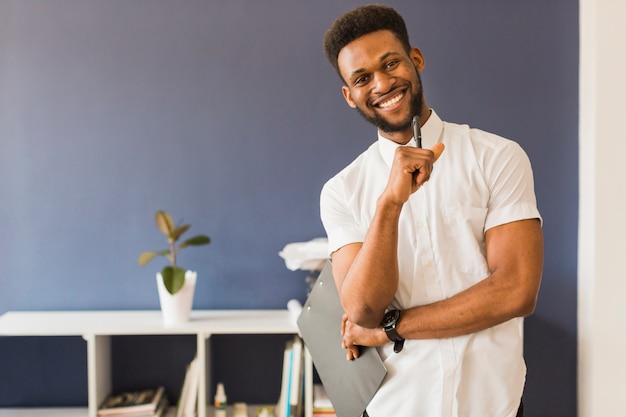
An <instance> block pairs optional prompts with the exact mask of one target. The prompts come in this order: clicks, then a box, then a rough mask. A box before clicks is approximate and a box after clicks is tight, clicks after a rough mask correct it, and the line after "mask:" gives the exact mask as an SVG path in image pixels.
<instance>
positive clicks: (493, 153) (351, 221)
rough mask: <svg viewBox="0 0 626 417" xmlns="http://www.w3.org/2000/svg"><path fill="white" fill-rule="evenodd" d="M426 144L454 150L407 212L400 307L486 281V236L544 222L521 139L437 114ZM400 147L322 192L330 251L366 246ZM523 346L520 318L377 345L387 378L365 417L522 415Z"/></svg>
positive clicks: (358, 163)
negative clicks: (397, 347)
mask: <svg viewBox="0 0 626 417" xmlns="http://www.w3.org/2000/svg"><path fill="white" fill-rule="evenodd" d="M422 141H423V146H424V148H431V147H432V146H433V145H434V144H435V143H436V142H438V141H441V142H443V143H444V144H445V146H446V147H445V150H444V152H443V154H442V155H441V157H440V158H439V160H438V161H437V162H436V163H435V165H434V168H433V172H432V174H431V178H430V180H429V181H428V182H427V183H426V184H425V185H423V186H422V187H421V188H420V189H419V190H418V191H417V192H416V193H414V194H413V195H412V196H411V198H410V199H409V201H408V202H407V203H406V204H405V205H404V207H403V209H402V213H401V215H400V222H399V237H398V240H399V242H398V264H399V271H400V282H399V285H398V290H397V292H396V295H395V299H394V301H393V303H392V306H391V307H394V308H399V309H407V308H410V307H414V306H419V305H424V304H430V303H433V302H436V301H439V300H442V299H446V298H449V297H451V296H453V295H455V294H457V293H459V292H461V291H463V290H465V289H466V288H468V287H470V286H472V285H474V284H476V283H477V282H479V281H480V280H482V279H484V278H486V277H487V276H488V275H489V273H490V272H489V269H488V266H487V261H486V254H485V231H486V230H487V229H489V228H491V227H494V226H498V225H501V224H505V223H509V222H512V221H516V220H522V219H531V218H539V219H540V218H541V217H540V214H539V211H538V210H537V204H536V199H535V193H534V183H533V175H532V169H531V165H530V162H529V160H528V157H527V155H526V153H525V152H524V151H523V150H522V148H521V147H520V146H519V145H518V144H516V143H515V142H512V141H510V140H507V139H504V138H501V137H499V136H496V135H493V134H490V133H487V132H484V131H481V130H477V129H471V128H470V127H468V126H467V125H458V124H453V123H447V122H443V121H442V120H441V119H440V118H439V116H438V115H437V114H436V113H435V112H434V111H433V112H432V113H431V116H430V118H429V119H428V121H427V123H425V125H424V126H423V127H422ZM397 146H400V145H398V144H396V143H395V142H392V141H390V140H387V139H385V138H383V137H381V136H379V138H378V141H377V142H376V143H374V144H372V145H371V146H370V147H369V148H368V149H367V150H366V151H365V152H364V153H362V154H361V155H360V156H359V157H358V158H357V159H356V160H355V161H353V162H352V163H351V164H350V165H349V166H347V167H346V168H344V169H343V170H342V171H341V172H340V173H339V174H337V175H336V176H335V177H333V178H332V179H330V180H329V181H328V182H327V183H326V184H325V185H324V188H323V190H322V194H321V216H322V222H323V223H324V227H325V229H326V232H327V235H328V242H329V249H330V251H331V253H332V252H333V251H335V250H337V249H339V248H341V247H342V246H345V245H347V244H349V243H355V242H363V240H364V239H365V234H366V233H367V230H368V227H369V225H370V223H371V219H372V217H373V216H374V212H375V210H376V200H377V199H378V197H379V196H380V194H381V193H382V191H383V190H384V188H385V186H386V184H387V180H388V178H389V173H390V168H391V164H392V160H393V156H394V152H395V149H396V147H397ZM406 146H415V142H414V140H411V142H410V143H409V144H407V145H406ZM338 325H339V324H338ZM522 348H523V319H522V318H516V319H512V320H510V321H507V322H505V323H502V324H500V325H498V326H495V327H493V328H490V329H487V330H484V331H481V332H477V333H473V334H469V335H466V336H459V337H454V338H449V339H432V340H407V341H406V342H405V345H404V349H403V350H402V351H401V352H400V353H398V354H396V353H394V352H393V344H392V343H389V344H387V345H385V346H383V347H380V348H379V352H380V354H381V357H382V358H383V360H384V361H385V365H386V367H387V370H388V373H387V376H386V378H385V380H384V382H383V384H382V385H381V387H380V389H379V390H378V392H377V394H376V396H375V397H374V399H373V400H372V401H371V403H370V404H369V406H368V407H367V412H368V414H369V415H370V417H392V416H393V417H439V416H441V417H514V416H515V414H516V412H517V409H518V406H519V403H520V400H521V397H522V391H523V387H524V380H525V375H526V366H525V363H524V359H523V352H522ZM357 360H358V359H357Z"/></svg>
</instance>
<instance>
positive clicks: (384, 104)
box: [379, 94, 404, 108]
mask: <svg viewBox="0 0 626 417" xmlns="http://www.w3.org/2000/svg"><path fill="white" fill-rule="evenodd" d="M402 97H404V94H398V95H397V96H395V97H393V98H391V99H389V100H387V101H384V102H382V103H380V104H379V106H380V107H382V108H385V107H389V106H393V105H394V104H396V103H397V102H398V101H400V100H401V99H402Z"/></svg>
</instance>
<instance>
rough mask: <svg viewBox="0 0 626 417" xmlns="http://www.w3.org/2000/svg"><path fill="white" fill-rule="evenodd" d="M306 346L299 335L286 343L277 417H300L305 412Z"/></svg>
mask: <svg viewBox="0 0 626 417" xmlns="http://www.w3.org/2000/svg"><path fill="white" fill-rule="evenodd" d="M303 390H304V346H303V344H302V339H300V337H299V336H294V338H293V339H292V340H288V341H287V342H286V343H285V350H284V352H283V373H282V381H281V389H280V397H279V400H278V404H277V406H276V410H277V415H276V417H300V416H302V414H303V410H304V407H303V397H304V395H303Z"/></svg>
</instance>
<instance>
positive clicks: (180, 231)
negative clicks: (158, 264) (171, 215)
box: [170, 224, 191, 242]
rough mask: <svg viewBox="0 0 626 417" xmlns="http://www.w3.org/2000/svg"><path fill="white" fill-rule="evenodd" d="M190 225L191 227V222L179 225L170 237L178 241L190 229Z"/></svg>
mask: <svg viewBox="0 0 626 417" xmlns="http://www.w3.org/2000/svg"><path fill="white" fill-rule="evenodd" d="M190 227H191V225H190V224H184V225H182V226H179V227H177V228H176V229H175V230H174V231H173V232H172V235H171V236H170V237H171V238H172V240H173V241H174V242H176V241H177V240H178V238H179V237H180V236H181V235H182V234H183V233H185V232H186V231H187V230H189V228H190Z"/></svg>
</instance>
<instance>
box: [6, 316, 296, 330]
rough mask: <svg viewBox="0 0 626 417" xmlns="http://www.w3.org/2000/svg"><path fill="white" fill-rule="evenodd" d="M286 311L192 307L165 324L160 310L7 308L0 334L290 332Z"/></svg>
mask: <svg viewBox="0 0 626 417" xmlns="http://www.w3.org/2000/svg"><path fill="white" fill-rule="evenodd" d="M297 332H298V330H297V326H296V324H295V321H294V320H293V319H292V318H291V317H290V315H289V312H288V311H287V310H286V309H285V310H195V311H192V312H191V319H190V321H189V322H187V323H183V324H179V325H172V326H165V325H164V324H163V319H162V316H161V312H160V311H159V310H148V311H145V310H137V311H133V310H130V311H120V310H117V311H9V312H7V313H5V314H3V315H2V316H0V336H84V335H88V334H89V335H160V334H198V333H204V334H207V335H210V334H281V333H284V334H291V333H294V334H295V333H297Z"/></svg>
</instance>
